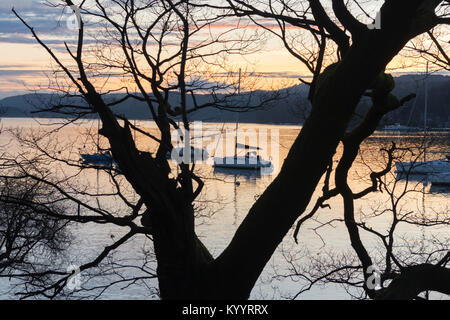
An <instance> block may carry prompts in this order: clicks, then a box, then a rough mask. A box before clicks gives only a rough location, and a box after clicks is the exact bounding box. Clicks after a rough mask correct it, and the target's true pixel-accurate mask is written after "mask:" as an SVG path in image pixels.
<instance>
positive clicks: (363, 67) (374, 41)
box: [16, 0, 450, 299]
mask: <svg viewBox="0 0 450 320" xmlns="http://www.w3.org/2000/svg"><path fill="white" fill-rule="evenodd" d="M63 2H64V1H63ZM86 3H87V2H85V1H83V2H81V4H80V5H79V8H81V13H82V16H83V17H84V16H94V17H96V18H99V19H101V20H102V21H103V22H105V23H106V24H107V25H108V26H109V27H110V28H112V29H113V30H114V36H115V37H114V39H115V40H117V43H118V46H119V49H120V50H121V51H122V58H121V59H119V60H118V61H117V63H114V62H113V61H111V59H108V60H107V64H106V66H104V67H105V68H106V69H105V70H107V71H110V70H111V68H121V69H122V70H124V71H125V72H128V73H129V74H131V75H132V79H133V83H134V85H135V86H136V87H137V88H138V89H139V92H140V95H139V96H136V95H133V94H127V95H126V97H125V98H124V99H128V98H136V99H138V100H142V101H145V102H146V103H147V104H148V106H149V111H150V112H151V114H152V116H153V119H154V120H155V122H156V124H157V126H158V128H159V131H160V137H158V138H156V137H154V136H149V135H148V134H147V136H148V137H150V138H152V139H154V140H156V141H157V142H158V143H159V145H158V150H157V152H156V154H151V153H149V152H143V151H141V150H139V149H138V148H137V147H136V144H135V142H134V141H133V136H132V133H131V130H132V129H136V128H133V126H132V125H131V124H130V123H129V121H127V120H126V119H125V120H124V124H123V125H122V124H121V122H119V119H120V118H119V117H118V116H116V115H115V114H114V112H113V111H112V107H113V106H114V105H115V104H116V103H117V101H114V102H108V101H107V100H106V99H105V97H104V94H103V93H102V92H101V87H100V86H99V85H98V84H96V82H95V77H94V76H95V75H96V73H95V72H92V69H91V72H87V68H89V67H92V64H90V63H89V62H88V61H86V59H85V58H84V54H85V48H84V44H85V43H84V36H85V29H86V26H85V24H84V20H83V19H81V21H80V28H79V34H78V43H77V45H76V49H75V50H71V49H69V46H68V45H66V49H67V51H68V53H69V55H70V56H71V58H72V59H73V62H74V63H75V69H76V71H75V70H74V69H73V68H72V67H69V66H68V65H66V64H65V63H63V61H62V60H60V58H58V56H57V55H56V54H55V53H54V52H53V51H52V49H51V48H50V47H48V46H47V45H46V44H45V43H44V42H43V41H41V40H40V38H39V36H38V34H37V33H36V31H35V30H34V29H33V28H32V27H31V26H29V25H28V24H27V23H26V21H24V20H23V19H22V18H21V17H20V16H19V15H18V14H16V15H17V16H18V17H19V19H21V20H22V22H23V23H24V24H25V25H26V26H27V27H28V28H29V29H30V31H31V32H32V34H33V36H34V37H35V38H36V40H37V41H38V42H39V44H40V45H42V46H43V47H44V48H45V49H46V50H47V52H48V53H49V54H50V55H51V57H52V58H53V60H54V61H55V63H56V64H57V65H58V66H59V67H60V69H61V70H62V72H63V73H64V74H65V76H66V78H67V79H68V80H69V82H71V84H72V86H73V87H74V88H75V89H76V91H78V93H79V94H81V96H82V97H83V99H84V100H85V101H86V103H87V105H88V106H87V107H85V109H86V110H87V111H88V112H95V113H97V114H98V115H99V117H100V119H101V123H102V128H101V131H100V132H101V134H102V135H103V136H104V137H106V139H107V140H108V142H109V144H110V146H111V150H112V153H113V156H114V159H115V160H116V161H117V163H118V165H119V167H120V170H121V172H122V173H123V175H124V177H125V178H126V180H127V181H128V183H129V184H130V185H131V186H132V187H133V189H134V190H135V191H136V193H137V194H138V195H139V197H140V199H139V202H138V204H136V205H134V204H132V205H131V206H130V207H131V208H132V210H131V212H132V213H131V214H128V215H125V216H123V215H122V216H121V217H115V216H111V215H110V214H108V213H105V212H103V211H99V210H97V209H94V208H89V209H90V210H92V211H96V213H97V214H98V216H95V217H89V216H87V217H83V216H78V217H76V216H73V217H70V219H71V220H75V221H76V219H78V220H79V221H82V220H86V219H92V220H102V221H104V222H111V223H115V224H117V225H119V226H120V225H121V226H124V227H128V228H129V232H128V233H127V234H126V235H125V236H123V237H122V238H120V239H119V240H117V241H115V242H114V244H112V245H111V246H109V247H107V248H105V251H104V252H103V253H102V254H101V255H100V256H99V257H98V258H97V259H96V260H95V261H93V262H92V263H89V264H86V265H83V266H81V267H80V269H81V270H85V269H88V268H90V267H92V266H93V265H95V264H96V263H98V262H99V261H101V260H102V259H103V258H104V257H105V256H107V255H108V254H109V252H111V251H112V250H114V249H116V248H117V247H119V246H120V245H122V244H123V243H124V242H125V241H127V240H128V239H130V238H131V237H133V236H135V235H137V234H145V235H149V236H150V235H151V237H152V240H153V244H154V249H155V256H156V259H157V263H158V269H157V276H158V283H159V289H160V294H161V297H162V298H163V299H182V298H194V299H199V298H206V299H224V298H225V299H245V298H248V296H249V294H250V292H251V290H252V288H253V286H254V284H255V282H256V280H257V278H258V277H259V275H260V273H261V271H262V270H263V268H264V266H265V265H266V263H267V261H268V260H269V259H270V257H271V256H272V254H273V252H274V251H275V250H276V248H277V247H278V245H279V244H280V243H281V241H282V239H283V238H284V236H285V235H286V234H287V233H288V231H289V230H290V228H291V226H292V225H293V224H294V223H295V221H296V220H297V219H298V218H299V217H301V215H302V214H303V213H304V211H305V209H306V207H307V205H308V204H309V202H310V199H311V196H312V194H313V192H314V190H315V189H316V186H317V184H318V183H319V181H320V179H321V177H322V176H323V175H324V174H329V172H330V171H331V170H332V166H331V163H332V161H331V160H332V158H333V155H334V154H335V152H336V148H337V146H338V144H339V143H343V145H344V153H343V155H342V157H341V159H340V161H339V165H338V167H337V168H336V173H335V184H336V188H335V189H330V190H327V189H325V196H329V194H328V193H333V194H336V195H340V196H341V197H342V199H343V201H344V215H345V218H344V220H345V225H346V228H347V230H348V234H349V236H350V239H351V244H352V247H353V249H354V250H355V253H356V254H357V256H358V259H359V261H360V262H361V265H362V269H363V270H364V280H365V281H364V285H363V287H364V290H365V291H366V293H367V294H368V296H369V297H370V298H393V297H395V298H411V297H414V296H417V295H418V294H419V293H420V292H421V291H422V290H436V291H440V292H443V293H449V290H450V285H443V283H446V284H449V283H450V282H449V281H448V275H449V274H450V270H449V269H448V268H446V267H445V266H442V265H437V266H433V268H428V267H427V266H425V267H423V268H421V267H415V266H411V267H405V268H404V269H401V273H400V274H399V275H398V276H397V277H396V279H394V280H393V281H392V283H391V285H390V286H388V287H387V288H384V289H383V290H376V289H372V288H369V287H368V286H367V280H368V273H367V272H365V271H366V270H367V269H368V268H369V267H370V266H371V265H372V264H373V261H372V258H371V257H370V255H369V254H368V252H367V250H366V248H365V246H364V244H363V243H362V241H361V238H360V236H359V229H360V226H358V224H357V223H356V222H355V218H354V200H355V199H356V198H358V197H360V196H363V195H364V194H367V193H368V192H370V191H373V190H376V189H377V186H378V184H377V183H378V180H377V178H378V176H377V175H375V176H374V178H373V185H372V186H369V187H368V188H367V190H364V191H362V192H359V193H357V194H354V193H353V192H352V190H351V189H350V188H349V186H348V183H347V176H348V171H349V169H350V168H351V166H352V164H353V162H354V160H355V157H356V155H357V153H358V150H359V147H360V144H361V143H362V141H364V139H366V138H367V137H368V136H370V135H371V134H372V133H373V131H374V130H375V128H376V126H377V125H378V123H379V121H380V119H381V118H382V117H383V116H384V115H385V114H386V113H388V112H390V111H392V110H395V109H397V108H399V107H400V106H401V105H402V104H403V103H404V102H405V101H408V100H409V99H411V98H413V97H414V95H410V96H407V97H404V98H402V99H398V98H397V97H395V96H394V95H393V94H392V93H391V92H392V90H393V89H394V86H395V83H394V80H393V77H392V76H391V75H389V74H385V73H384V71H385V68H386V66H387V64H388V63H389V62H390V61H391V60H392V59H393V58H394V57H395V56H396V55H397V54H398V53H399V52H400V51H401V50H402V48H403V47H404V46H405V45H406V44H407V43H408V42H409V41H410V40H411V39H413V38H414V37H416V36H418V35H420V34H422V33H425V32H427V31H429V30H431V29H432V28H434V27H435V26H437V25H438V24H442V23H448V22H449V18H448V17H447V16H440V17H439V16H438V15H437V14H436V9H437V8H438V7H439V6H440V5H442V4H447V1H436V0H412V1H408V2H406V1H393V0H392V1H391V0H388V1H385V2H384V4H383V5H382V7H381V11H380V15H381V24H380V26H379V28H374V29H373V28H368V26H367V25H366V24H364V23H362V22H361V21H359V20H358V19H357V18H356V17H355V16H354V15H353V14H352V13H351V11H350V10H349V8H348V7H347V5H346V3H345V2H344V1H343V0H336V1H332V7H331V8H329V9H328V8H327V10H326V8H324V6H323V5H322V3H321V2H320V1H318V0H310V1H301V2H299V5H300V9H294V8H291V7H290V6H289V3H288V2H287V1H279V2H278V4H277V5H274V6H272V5H271V4H272V2H270V1H269V2H267V3H262V4H261V6H262V8H256V7H255V6H254V5H253V4H251V2H247V1H238V0H236V1H233V0H229V1H225V2H224V3H223V4H222V5H216V4H214V3H212V4H207V3H204V2H201V3H200V2H198V3H197V2H195V1H171V0H161V1H133V0H124V1H113V3H114V4H115V5H117V6H115V8H117V9H118V10H119V14H118V15H115V14H112V12H109V11H108V9H107V7H106V6H105V5H103V4H102V1H99V0H96V1H94V3H95V6H96V9H95V10H94V9H89V10H88V9H85V7H87V6H86ZM65 4H67V5H73V3H72V1H70V0H67V1H65ZM198 8H199V9H200V11H196V9H198ZM206 8H208V9H210V10H217V12H218V13H217V15H216V17H228V16H240V17H256V16H259V17H264V18H269V19H274V21H277V22H278V23H279V24H281V25H280V30H281V32H282V34H281V38H282V39H283V40H285V39H286V38H285V37H284V35H283V30H285V25H291V26H294V27H297V28H301V29H306V30H308V31H309V32H310V33H311V34H312V35H313V37H314V39H316V43H317V46H318V48H319V50H318V55H317V58H315V60H314V61H313V62H311V61H310V60H309V58H308V56H305V55H304V53H302V52H301V51H298V52H293V53H294V55H296V56H297V57H298V58H299V59H300V60H301V61H302V62H303V63H305V64H307V65H309V66H310V67H311V69H310V71H311V72H312V74H313V81H312V82H311V90H310V95H309V96H310V100H311V104H312V109H311V112H310V115H309V117H308V119H307V120H306V121H305V123H304V125H303V128H302V130H301V132H300V134H299V135H298V137H297V139H296V140H295V142H294V143H293V145H292V147H291V149H290V151H289V154H288V156H287V158H286V159H285V161H284V163H283V166H282V168H281V170H280V172H279V174H278V176H277V177H276V178H275V179H274V180H273V182H272V183H271V184H270V185H269V187H268V188H267V189H266V191H265V192H264V193H263V194H262V195H261V196H260V197H259V198H258V199H257V200H256V201H255V203H254V205H253V206H252V207H251V209H250V211H249V213H248V215H247V216H246V218H245V219H244V220H243V222H242V223H241V225H240V226H239V228H238V230H237V231H236V233H235V235H234V237H233V239H232V240H231V242H230V244H229V245H228V247H227V248H226V249H225V250H224V251H223V252H222V253H221V254H220V255H219V256H218V257H217V258H215V259H214V258H213V257H212V255H211V254H210V253H209V252H208V250H207V249H206V248H205V246H204V245H203V244H202V243H201V241H200V240H199V239H198V237H197V236H196V233H195V223H194V222H195V221H194V220H195V210H194V206H193V202H194V201H195V199H196V198H197V197H198V196H199V194H200V192H201V190H202V185H203V183H202V181H201V179H199V178H198V177H197V176H196V175H195V173H194V171H193V166H190V165H188V164H181V165H180V169H181V170H180V173H179V174H178V175H176V176H174V175H173V173H172V170H171V168H170V166H169V164H168V161H167V158H166V155H167V153H168V152H170V151H171V143H170V126H171V125H172V126H174V124H173V121H172V120H171V118H170V115H180V116H181V117H182V120H183V124H184V127H185V128H186V129H188V128H189V121H188V117H187V114H188V112H189V110H187V104H186V99H187V93H188V91H189V89H188V85H187V81H186V79H187V77H188V70H189V69H188V66H187V64H188V62H190V61H191V60H195V59H196V58H197V57H200V59H203V58H204V57H205V56H208V54H203V55H202V54H200V55H195V54H194V53H197V52H198V51H199V50H200V48H201V47H202V44H201V42H200V43H199V42H196V43H194V44H192V43H190V41H189V40H190V37H191V36H192V35H193V34H194V33H195V32H196V31H197V30H199V29H201V28H202V25H200V24H199V22H198V21H202V19H198V16H196V15H195V14H194V13H195V12H197V14H201V12H202V10H204V9H206ZM277 10H278V11H277ZM142 12H152V13H155V12H156V14H154V15H153V16H152V19H149V18H148V17H146V18H144V19H143V18H139V17H138V16H139V15H140V13H142ZM199 12H200V13H199ZM213 12H215V11H213ZM332 15H334V16H332ZM203 18H205V17H203ZM116 19H118V20H120V22H117V21H116ZM142 19H143V20H142ZM337 21H338V22H337ZM213 22H214V18H213V19H212V21H211V19H209V22H208V23H209V24H210V23H213ZM141 23H143V25H141ZM161 24H162V25H163V27H162V28H155V26H160V25H161ZM169 25H172V29H170V30H171V32H175V33H177V34H178V35H179V38H178V42H177V46H176V49H175V52H174V53H173V55H171V54H169V56H168V58H167V59H169V60H168V61H170V62H169V67H168V68H169V70H171V72H172V74H173V75H174V76H175V77H174V78H170V77H168V76H167V74H168V71H167V69H165V68H164V67H163V66H162V64H163V63H166V61H167V60H164V59H163V58H161V56H160V53H161V52H162V51H164V49H165V43H164V42H162V41H159V40H158V38H159V36H164V35H165V31H167V30H169V29H167V28H169V27H168V26H169ZM130 30H133V32H135V34H136V37H131V36H130V35H131V33H130V32H131V31H130ZM136 38H137V40H136V41H137V43H136V42H134V41H135V39H136ZM149 39H154V40H155V41H156V43H157V46H156V47H157V48H159V50H158V49H157V50H156V51H155V52H154V53H150V52H148V51H147V49H148V42H149ZM172 40H173V39H172ZM218 42H220V39H216V41H214V39H213V40H212V41H210V43H218ZM328 43H331V44H332V45H333V46H335V47H336V53H337V55H336V58H335V61H333V63H330V64H328V65H327V66H325V65H324V61H325V60H324V58H323V57H325V52H326V50H325V49H326V48H329V47H327V46H328ZM191 45H194V46H197V47H196V49H191V48H192V47H191ZM287 45H289V43H287ZM107 49H108V48H107ZM240 49H241V48H240ZM138 54H139V55H140V57H142V59H143V60H144V62H145V63H146V68H147V69H146V70H145V71H143V70H141V64H140V63H139V62H138V59H137V57H136V56H137V55H138ZM213 54H214V55H217V54H218V52H213ZM312 56H313V57H316V54H313V55H312ZM112 57H113V56H112ZM97 66H99V67H100V66H102V64H101V63H99V64H98V65H97ZM100 70H101V69H100ZM99 72H100V73H102V72H103V70H102V71H99ZM144 83H145V84H146V86H145V85H144ZM147 88H150V90H151V92H152V96H150V95H149V94H148V93H147ZM170 90H178V91H179V92H180V93H181V102H180V106H179V108H174V107H173V106H171V105H169V104H168V92H169V91H170ZM364 95H367V96H369V97H370V98H371V100H372V106H371V108H370V109H369V111H368V112H367V114H366V115H365V116H364V118H363V119H362V120H361V122H360V124H359V125H358V126H357V127H356V128H354V129H353V130H351V131H349V132H347V131H348V124H349V121H350V119H351V117H352V116H353V113H354V110H355V108H356V106H357V104H358V102H359V101H360V99H361V97H362V96H364ZM66 107H67V106H66ZM72 107H73V106H72ZM75 107H76V106H75ZM79 109H80V108H79ZM142 133H143V134H146V133H145V132H142ZM67 196H70V195H67ZM77 201H78V200H77ZM144 205H145V207H146V210H145V211H144V213H143V214H142V215H141V214H140V210H141V208H142V207H143V206H144ZM80 206H85V207H86V206H87V205H86V204H83V203H80ZM305 217H306V216H305ZM137 218H141V222H142V226H140V225H139V222H138V221H137ZM437 272H439V273H440V274H442V275H443V277H441V279H442V280H441V282H439V283H436V282H435V281H431V280H430V281H427V279H431V278H432V277H433V276H434V275H435V274H436V273H437ZM64 279H67V276H66V278H63V279H62V280H60V281H59V282H57V283H56V284H55V285H53V286H50V287H48V290H52V289H55V293H58V292H59V291H58V290H59V287H58V286H61V285H64V284H65V281H64ZM417 279H421V281H424V282H426V286H417V287H415V288H414V290H413V291H414V292H412V291H411V290H410V284H411V283H412V282H414V281H416V280H417ZM42 292H45V289H44V290H40V291H39V293H42Z"/></svg>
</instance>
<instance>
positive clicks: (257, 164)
mask: <svg viewBox="0 0 450 320" xmlns="http://www.w3.org/2000/svg"><path fill="white" fill-rule="evenodd" d="M271 165H272V163H271V162H270V161H267V160H264V159H262V158H261V157H260V156H259V155H258V154H256V152H254V151H251V152H248V153H247V154H246V155H245V156H237V155H235V156H232V157H224V158H219V157H215V158H214V167H216V168H230V169H261V168H268V167H270V166H271Z"/></svg>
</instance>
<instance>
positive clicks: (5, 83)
mask: <svg viewBox="0 0 450 320" xmlns="http://www.w3.org/2000/svg"><path fill="white" fill-rule="evenodd" d="M41 2H42V1H41V0H15V1H4V0H2V1H1V2H0V98H3V97H6V96H11V95H15V94H21V93H26V92H29V90H33V89H35V88H36V87H37V86H41V87H44V88H45V87H46V85H47V83H48V81H47V78H46V76H45V72H47V73H49V72H51V70H52V64H51V60H50V58H49V56H48V54H47V53H46V52H45V51H44V50H43V48H42V47H40V46H39V45H38V44H36V42H35V40H34V39H33V38H32V37H31V35H30V33H29V31H28V30H27V29H26V28H25V26H23V25H22V24H21V22H20V21H18V19H17V18H16V17H15V16H14V15H13V13H12V12H11V8H12V6H13V5H14V7H15V9H16V10H17V11H18V12H19V13H20V14H21V15H22V16H23V17H24V18H25V19H26V21H27V22H28V23H29V24H30V25H31V26H33V27H35V30H36V31H37V32H38V34H39V35H40V37H42V39H43V40H45V42H46V43H47V44H50V45H52V46H53V47H54V48H62V45H63V42H64V41H67V40H68V41H70V40H73V39H75V37H76V31H74V30H70V29H69V28H68V27H67V18H68V17H69V15H68V12H67V13H64V12H63V11H62V9H61V8H49V7H47V6H45V5H42V4H41ZM374 3H376V5H377V6H379V5H380V3H382V2H380V1H374ZM239 59H240V60H239ZM232 61H233V63H235V64H236V65H238V66H239V67H242V68H246V69H249V70H252V71H256V72H258V73H260V74H261V75H263V76H264V77H265V78H266V79H270V81H272V80H273V81H275V82H276V81H281V82H282V83H283V85H284V86H287V85H293V84H298V83H299V81H298V78H299V77H302V76H308V72H307V70H306V68H305V67H304V66H303V65H302V64H301V63H299V62H298V61H297V60H296V59H295V58H294V57H292V56H291V55H290V54H289V53H288V52H287V50H285V49H284V48H283V46H282V45H281V43H280V42H279V41H278V40H277V39H274V38H271V39H269V40H268V41H267V42H266V44H265V46H264V47H262V48H261V50H260V51H259V52H257V53H255V54H252V55H250V56H246V57H245V58H244V59H243V58H237V57H233V58H232ZM401 63H406V64H408V61H405V60H401V59H398V60H397V61H396V62H395V63H394V64H401ZM403 71H406V72H412V71H418V70H414V69H406V70H403ZM420 71H423V70H420Z"/></svg>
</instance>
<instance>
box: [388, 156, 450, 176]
mask: <svg viewBox="0 0 450 320" xmlns="http://www.w3.org/2000/svg"><path fill="white" fill-rule="evenodd" d="M395 167H396V169H397V172H398V173H409V174H430V173H447V172H450V161H449V160H448V158H445V159H442V160H431V161H416V162H397V163H396V164H395Z"/></svg>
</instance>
